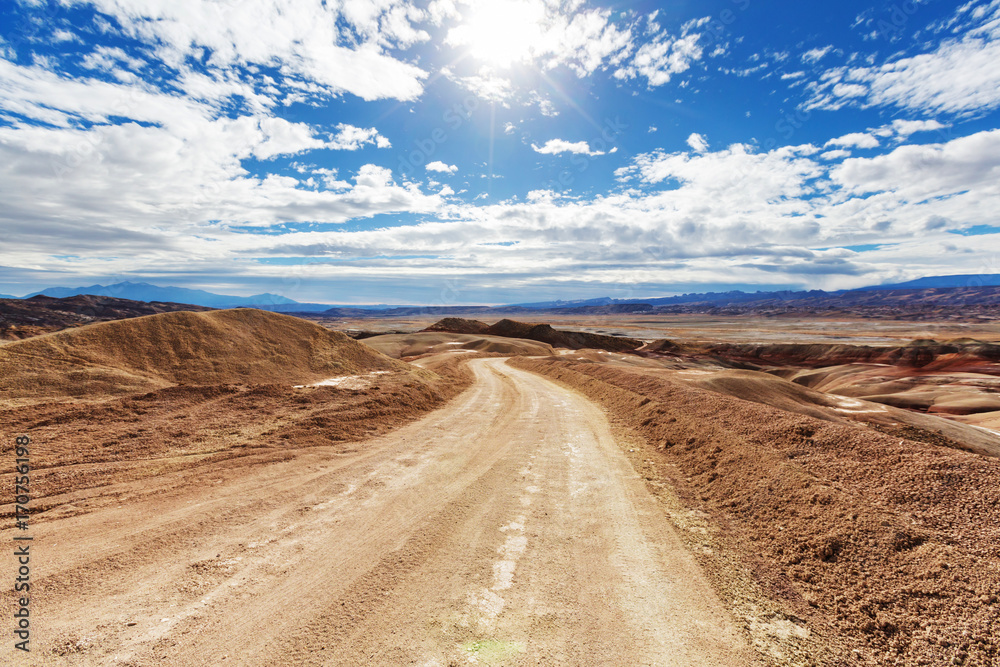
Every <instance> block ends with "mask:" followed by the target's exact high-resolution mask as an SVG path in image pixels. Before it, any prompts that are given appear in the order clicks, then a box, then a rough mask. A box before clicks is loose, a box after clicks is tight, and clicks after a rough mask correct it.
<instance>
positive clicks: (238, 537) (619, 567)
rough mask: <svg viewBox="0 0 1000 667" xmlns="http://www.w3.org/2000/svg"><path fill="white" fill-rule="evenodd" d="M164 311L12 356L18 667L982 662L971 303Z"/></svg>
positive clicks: (996, 563) (993, 508)
mask: <svg viewBox="0 0 1000 667" xmlns="http://www.w3.org/2000/svg"><path fill="white" fill-rule="evenodd" d="M161 310H162V311H163V312H159V311H157V312H153V313H152V314H145V313H117V314H111V315H108V316H107V318H105V319H107V320H108V321H100V322H94V323H87V322H86V321H74V322H69V323H68V322H64V321H62V320H60V321H59V322H57V323H56V324H54V325H51V326H48V327H46V326H42V325H33V326H36V327H37V328H35V329H32V330H26V329H22V330H21V331H20V332H19V333H18V334H17V335H16V336H13V335H12V336H9V338H10V340H7V341H6V342H3V343H2V344H0V423H2V424H3V430H4V433H3V437H4V439H5V442H13V439H14V438H15V437H16V436H27V437H28V438H30V441H31V444H30V458H31V473H30V477H31V479H30V488H31V494H30V495H31V501H30V504H29V508H30V531H27V532H30V534H31V536H32V542H31V565H32V568H31V572H32V574H31V577H32V578H31V589H30V598H31V600H30V614H31V615H30V618H31V642H32V643H31V652H30V654H24V653H23V652H15V651H14V650H13V649H12V642H9V641H8V642H6V643H5V644H4V646H3V648H2V649H0V650H2V651H3V653H2V654H0V655H2V656H3V657H2V659H0V660H2V661H3V662H4V664H24V665H132V666H140V665H228V664H232V665H274V664H296V665H298V664H302V665H425V666H431V665H439V666H444V665H460V664H461V665H464V664H481V665H725V666H728V665H944V664H954V665H982V666H986V665H996V664H998V663H1000V642H998V633H997V632H996V628H997V627H1000V601H998V597H997V596H998V592H1000V523H998V522H997V515H998V512H1000V458H998V457H1000V394H998V392H997V387H998V386H1000V345H998V343H1000V325H996V324H993V323H992V322H991V321H982V322H961V321H952V320H949V321H939V322H935V321H927V320H921V321H907V320H895V319H894V320H879V319H876V318H867V319H845V318H837V317H825V318H824V317H759V316H710V315H684V314H679V315H659V316H655V317H652V316H648V315H642V314H609V315H600V316H596V315H595V316H589V315H588V316H586V317H582V316H569V315H557V314H552V315H545V316H544V319H539V320H536V321H531V322H525V320H526V319H527V318H524V317H517V318H512V319H505V320H502V321H499V322H497V321H493V320H489V321H486V322H479V321H476V320H474V319H471V316H470V318H464V319H463V318H447V319H444V320H442V319H441V318H440V317H435V316H408V317H400V318H395V319H386V318H371V319H358V318H351V319H337V318H335V317H319V316H313V317H308V318H307V317H295V316H289V315H279V314H274V313H269V312H264V311H260V310H253V309H236V310H224V311H212V310H207V309H200V311H199V312H190V311H187V310H170V309H161ZM133 315H140V316H138V317H136V316H133ZM42 324H44V322H43V323H42ZM64 326H68V328H61V327H64ZM11 480H12V477H11V476H8V477H7V479H5V488H6V487H7V486H10V484H9V482H10V481H11ZM12 499H13V497H12V496H11V494H10V493H8V494H7V497H5V498H2V499H0V502H2V503H3V504H2V505H0V512H2V513H3V515H4V521H5V522H4V530H3V531H2V533H3V534H2V535H0V539H2V540H3V541H4V543H5V544H12V543H13V540H14V538H15V537H17V536H19V535H22V534H23V531H19V530H18V529H17V528H16V527H14V521H13V519H14V516H15V514H16V512H17V509H16V504H15V503H14V502H11V500H12ZM0 599H2V605H3V607H2V608H3V617H4V618H5V619H7V620H6V622H7V623H8V625H10V626H11V628H12V629H13V624H12V623H11V619H12V614H13V610H14V609H15V608H16V607H18V604H19V603H18V597H17V594H16V593H15V592H14V591H12V590H7V589H5V590H4V593H3V596H2V598H0Z"/></svg>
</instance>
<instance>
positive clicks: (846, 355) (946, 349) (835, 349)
mask: <svg viewBox="0 0 1000 667" xmlns="http://www.w3.org/2000/svg"><path fill="white" fill-rule="evenodd" d="M705 352H706V353H707V354H709V355H712V356H715V357H719V358H722V359H726V360H733V361H740V362H749V363H753V364H758V365H761V366H800V367H806V368H822V367H826V366H838V365H844V364H889V365H891V366H900V367H906V368H914V369H920V370H923V371H929V370H934V371H945V370H947V371H950V372H963V371H964V372H969V371H973V372H992V373H996V374H1000V345H994V344H991V343H983V342H980V341H976V340H972V339H956V340H951V341H948V342H947V343H939V342H937V341H933V340H928V339H919V340H915V341H913V342H911V343H910V344H909V345H904V346H899V347H878V346H869V345H830V344H823V343H812V344H795V343H787V344H771V345H734V344H719V345H711V346H709V347H707V348H706V350H705Z"/></svg>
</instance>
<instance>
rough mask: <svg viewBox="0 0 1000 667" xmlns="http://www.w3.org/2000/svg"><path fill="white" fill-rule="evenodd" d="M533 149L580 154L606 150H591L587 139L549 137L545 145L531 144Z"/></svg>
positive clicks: (549, 152)
mask: <svg viewBox="0 0 1000 667" xmlns="http://www.w3.org/2000/svg"><path fill="white" fill-rule="evenodd" d="M531 148H532V150H534V151H535V152H536V153H542V154H543V155H558V154H559V153H576V154H578V155H591V156H597V155H604V151H595V150H591V148H590V145H589V144H587V142H586V141H576V142H570V141H565V140H563V139H549V140H548V141H546V142H545V145H544V146H536V145H535V144H531Z"/></svg>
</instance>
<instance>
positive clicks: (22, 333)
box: [0, 294, 214, 340]
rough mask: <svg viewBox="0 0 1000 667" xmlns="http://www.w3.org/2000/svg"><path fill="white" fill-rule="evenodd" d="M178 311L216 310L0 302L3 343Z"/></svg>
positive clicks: (99, 302) (81, 300)
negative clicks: (87, 325)
mask: <svg viewBox="0 0 1000 667" xmlns="http://www.w3.org/2000/svg"><path fill="white" fill-rule="evenodd" d="M178 310H187V311H191V312H205V311H209V310H214V309H213V308H206V307H204V306H192V305H190V304H184V303H166V302H161V301H153V302H150V303H146V302H145V301H132V300H131V299H116V298H114V297H110V296H94V295H92V294H82V295H79V296H70V297H65V298H62V299H56V298H53V297H49V296H42V295H38V296H33V297H31V298H30V299H0V340H21V339H24V338H29V337H31V336H38V335H40V334H44V333H50V332H53V331H59V330H61V329H67V328H69V327H78V326H83V325H85V324H94V323H95V322H107V321H110V320H122V319H126V318H129V317H141V316H143V315H155V314H157V313H171V312H174V311H178Z"/></svg>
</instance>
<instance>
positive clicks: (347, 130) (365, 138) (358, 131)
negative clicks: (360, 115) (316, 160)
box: [326, 123, 392, 151]
mask: <svg viewBox="0 0 1000 667" xmlns="http://www.w3.org/2000/svg"><path fill="white" fill-rule="evenodd" d="M366 144H375V145H376V146H377V147H378V148H390V147H391V146H392V144H391V143H389V140H388V139H386V138H385V137H383V136H382V135H381V134H379V133H378V130H376V129H375V128H374V127H369V128H363V127H355V126H353V125H348V124H346V123H340V124H338V125H337V134H336V135H335V136H334V137H333V138H332V140H331V141H330V142H329V143H327V145H326V146H327V148H332V149H334V150H342V151H356V150H358V149H359V148H361V147H362V146H364V145H366Z"/></svg>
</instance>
